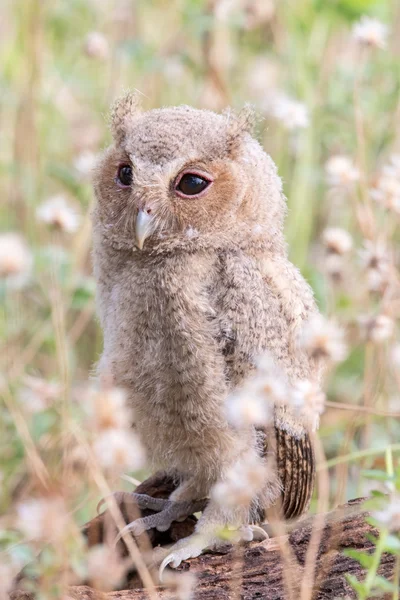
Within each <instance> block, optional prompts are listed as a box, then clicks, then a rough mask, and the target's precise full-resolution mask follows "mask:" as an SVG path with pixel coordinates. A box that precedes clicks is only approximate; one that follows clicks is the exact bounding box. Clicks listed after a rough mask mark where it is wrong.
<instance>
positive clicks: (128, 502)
mask: <svg viewBox="0 0 400 600" xmlns="http://www.w3.org/2000/svg"><path fill="white" fill-rule="evenodd" d="M109 498H114V500H115V502H116V503H117V504H118V506H120V507H121V506H122V505H123V506H124V507H125V509H127V510H129V508H130V507H131V508H133V509H136V508H140V509H141V510H146V509H149V510H155V511H157V512H159V511H162V510H164V509H165V508H166V507H167V505H168V504H170V500H168V499H167V498H153V497H152V496H148V495H147V494H135V492H114V493H113V494H110V495H109V496H106V497H105V498H103V499H102V500H100V502H99V503H98V505H97V512H98V513H99V512H100V510H101V509H102V508H103V506H104V504H106V502H107V500H108V499H109ZM132 519H133V517H132Z"/></svg>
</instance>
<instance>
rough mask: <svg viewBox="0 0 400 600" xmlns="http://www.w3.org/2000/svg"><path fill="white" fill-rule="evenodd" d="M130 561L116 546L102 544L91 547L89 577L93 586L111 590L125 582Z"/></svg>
mask: <svg viewBox="0 0 400 600" xmlns="http://www.w3.org/2000/svg"><path fill="white" fill-rule="evenodd" d="M128 567H129V562H128V561H127V560H122V559H121V557H120V556H119V555H118V553H117V552H116V550H115V549H114V548H110V547H109V546H106V545H103V544H100V545H97V546H93V547H92V548H90V549H89V552H88V555H87V579H88V580H89V583H90V585H91V587H92V588H94V589H95V590H100V591H102V592H111V591H113V590H114V589H115V588H116V587H117V586H120V585H121V584H122V583H123V580H124V578H125V574H126V571H127V570H128Z"/></svg>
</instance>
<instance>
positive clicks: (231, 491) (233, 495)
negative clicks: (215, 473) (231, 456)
mask: <svg viewBox="0 0 400 600" xmlns="http://www.w3.org/2000/svg"><path fill="white" fill-rule="evenodd" d="M267 477H268V469H267V465H266V464H265V462H264V461H263V460H262V459H261V458H260V457H258V456H255V455H254V454H248V455H245V456H244V457H243V458H242V459H241V460H238V461H237V462H236V463H235V464H234V465H233V466H232V467H231V468H230V469H229V470H228V472H227V474H226V476H225V477H224V479H223V480H222V481H219V482H218V483H216V484H215V485H214V487H213V488H212V490H211V497H212V498H213V499H214V500H215V501H216V502H218V504H220V505H221V506H224V507H229V508H234V507H238V506H249V505H250V503H251V502H252V500H253V499H254V498H255V497H256V496H257V494H258V493H260V491H261V490H262V487H263V485H264V483H265V481H266V479H267Z"/></svg>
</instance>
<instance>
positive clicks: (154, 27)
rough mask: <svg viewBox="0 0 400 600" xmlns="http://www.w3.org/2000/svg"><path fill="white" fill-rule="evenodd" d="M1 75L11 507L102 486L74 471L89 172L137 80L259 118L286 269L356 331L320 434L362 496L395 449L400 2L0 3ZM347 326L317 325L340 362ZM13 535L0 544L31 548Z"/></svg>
mask: <svg viewBox="0 0 400 600" xmlns="http://www.w3.org/2000/svg"><path fill="white" fill-rule="evenodd" d="M0 66H1V68H0V198H1V201H0V226H1V231H2V234H1V235H0V331H1V340H2V342H1V357H2V358H1V360H2V371H1V372H2V375H1V379H0V390H1V392H2V395H3V397H2V400H1V403H0V514H3V515H5V514H7V511H9V510H11V509H12V507H13V506H14V505H15V503H16V502H17V501H19V500H21V498H22V499H24V498H27V497H29V494H30V493H32V491H36V492H37V490H38V489H39V488H40V486H41V485H42V484H43V481H42V480H44V479H46V477H48V476H50V479H51V481H57V482H58V483H59V484H60V485H62V484H61V483H60V481H61V475H63V477H64V478H65V476H68V477H70V479H69V484H70V485H71V486H75V488H74V489H76V495H75V496H74V499H73V507H74V511H75V512H74V514H76V515H77V520H78V522H80V523H82V521H83V520H84V519H86V518H89V516H92V515H93V514H94V506H95V502H96V501H97V500H98V498H99V497H100V496H101V495H102V492H103V491H104V489H102V490H99V488H98V487H96V488H95V491H93V489H92V491H90V489H89V488H90V485H89V483H87V482H86V484H85V485H86V487H85V485H84V483H83V479H84V478H82V476H78V477H77V478H75V479H74V476H73V475H71V473H72V474H73V473H75V471H74V468H75V467H76V465H77V464H78V463H79V460H80V453H79V452H80V451H79V449H77V445H76V439H75V438H74V441H72V438H73V434H72V433H71V431H73V430H74V427H75V426H76V423H81V422H82V421H81V420H82V419H84V418H86V417H83V416H82V414H81V406H80V405H81V399H82V396H81V395H80V394H81V392H80V391H79V390H80V389H81V388H80V385H81V384H82V383H84V382H87V381H88V378H89V377H90V373H91V372H92V371H93V367H94V365H95V363H96V361H97V360H98V357H99V353H100V352H101V347H102V339H101V332H100V330H99V327H98V324H97V322H96V318H95V301H94V291H95V286H94V281H93V277H92V274H91V259H90V249H91V230H90V209H91V205H92V202H93V193H92V187H91V171H92V167H93V165H94V163H95V161H96V158H97V156H98V155H99V153H100V152H101V151H102V150H103V149H104V148H105V147H106V146H107V144H108V143H109V142H110V135H109V131H108V125H107V118H108V111H109V106H110V103H111V102H112V101H113V100H114V99H115V97H117V96H119V95H121V93H122V92H123V91H124V90H126V89H133V88H134V89H136V90H138V92H139V93H140V95H141V97H142V104H143V107H144V108H145V109H149V108H153V107H160V106H164V105H171V104H185V103H186V104H191V105H194V106H196V107H203V108H204V107H206V108H211V109H215V110H220V109H223V108H224V107H226V106H227V105H230V106H233V107H234V108H240V107H242V106H243V105H244V104H245V103H251V104H253V105H254V106H255V107H256V109H257V112H258V115H259V119H258V125H257V132H256V134H257V137H258V139H259V140H260V142H261V143H262V144H263V146H264V148H265V149H266V151H267V152H268V153H269V154H270V155H271V156H272V158H273V159H274V161H275V162H276V163H277V165H278V169H279V172H280V175H281V177H282V178H283V182H284V191H285V194H286V196H287V199H288V207H289V211H288V217H287V222H286V232H287V240H288V245H289V250H290V255H291V258H292V260H293V261H294V262H295V264H296V265H297V266H298V267H299V268H300V269H301V271H302V273H303V274H304V276H305V277H306V278H307V279H308V281H309V282H310V283H311V285H312V286H313V288H314V290H315V294H316V297H317V300H318V303H319V306H320V308H321V310H322V311H323V313H324V314H325V315H326V316H327V318H328V319H330V320H333V321H332V323H333V322H334V323H335V327H339V328H341V331H342V332H344V335H345V336H346V344H347V355H346V359H345V360H344V361H342V360H341V359H342V358H343V357H342V356H341V357H340V364H339V365H338V366H337V367H336V368H335V369H333V368H332V369H331V370H330V371H329V373H328V377H327V389H326V391H327V401H326V404H325V412H324V414H323V416H322V422H321V429H320V436H321V439H322V441H323V444H324V448H325V453H326V458H327V461H328V463H327V465H328V466H329V469H330V470H329V473H330V476H331V478H330V481H331V484H330V490H329V502H330V505H331V506H332V505H334V504H335V503H337V502H342V501H344V500H346V499H347V498H350V497H355V496H359V495H361V494H364V493H367V492H368V490H369V482H368V479H365V478H364V477H362V472H363V470H365V469H369V470H371V469H373V470H375V471H376V472H377V471H379V470H380V469H383V470H385V468H386V467H387V466H388V464H389V467H390V465H392V467H393V461H394V464H395V465H396V464H398V459H397V458H396V457H398V455H399V450H400V444H399V440H400V421H399V413H400V395H399V392H400V390H399V383H400V346H399V345H398V323H397V320H398V317H399V309H400V304H399V302H400V295H399V286H398V258H399V256H398V254H399V253H398V239H399V236H398V223H399V218H400V102H399V89H400V3H399V2H396V1H395V0H296V1H295V0H293V1H289V0H279V1H278V0H275V1H274V0H209V1H208V2H207V1H205V0H170V1H169V2H168V3H166V2H164V1H162V0H54V1H50V0H20V1H15V0H2V2H1V5H0ZM330 322H331V321H330ZM332 327H333V325H332ZM337 331H338V330H337V329H336V330H332V329H329V328H327V329H326V331H325V330H324V331H321V332H320V333H321V336H322V338H321V340H320V344H322V346H323V348H324V352H326V354H328V355H332V356H330V358H333V359H335V356H334V355H335V350H334V348H333V349H332V348H331V347H330V344H331V345H334V343H335V336H337ZM338 360H339V359H338ZM82 393H83V392H82ZM85 393H86V392H85ZM83 429H85V427H83ZM385 451H386V454H385ZM388 453H389V454H388ZM67 455H68V457H71V456H72V459H71V460H69V461H65V457H66V456H67ZM71 465H72V466H71ZM385 465H386V467H385ZM45 471H46V473H47V474H46V475H44V472H45ZM78 471H79V469H78ZM49 473H50V475H49ZM138 473H139V474H138ZM143 473H144V472H143V471H140V470H139V471H138V472H136V474H135V477H138V478H141V475H143ZM42 476H43V477H42ZM63 481H65V479H64V480H63ZM116 481H117V483H115V481H114V489H116V488H115V486H117V487H121V486H122V485H123V482H121V480H120V479H117V480H116ZM38 482H39V483H38ZM40 482H42V483H40ZM43 485H44V484H43ZM126 485H127V489H131V488H132V485H131V483H130V484H126ZM374 485H375V486H376V482H374ZM88 489H89V491H88ZM31 508H32V507H31ZM20 518H21V519H23V517H21V515H20ZM22 522H23V520H22ZM9 525H10V522H9V521H8V520H7V518H6V517H3V520H0V530H1V531H3V533H2V534H1V536H3V537H1V536H0V542H1V541H2V540H3V541H4V540H5V541H6V542H7V543H9V542H10V540H11V541H13V540H14V542H15V540H19V539H20V538H19V537H18V535H17V534H16V533H15V532H14V533H12V534H11V533H10V531H8V533H7V532H6V529H7V527H9ZM25 525H26V524H25ZM22 530H23V531H24V528H23V526H22ZM31 534H32V531H31ZM32 535H33V534H32ZM10 536H11V537H10ZM13 536H14V537H13ZM15 536H16V537H15ZM21 552H22V550H21Z"/></svg>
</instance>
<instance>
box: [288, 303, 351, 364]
mask: <svg viewBox="0 0 400 600" xmlns="http://www.w3.org/2000/svg"><path fill="white" fill-rule="evenodd" d="M298 344H299V346H300V347H301V348H303V349H304V350H305V351H306V352H307V353H308V354H309V355H310V356H311V357H313V358H316V359H318V358H326V359H328V360H331V361H332V362H341V361H342V360H344V359H345V358H346V356H347V347H346V342H345V333H344V331H343V329H342V328H341V327H339V326H338V325H337V324H336V323H335V322H334V321H329V320H328V319H326V318H325V317H323V316H322V315H319V314H316V315H313V316H312V317H311V318H310V319H309V320H308V321H306V322H304V323H303V325H302V328H301V330H300V332H299V336H298Z"/></svg>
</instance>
